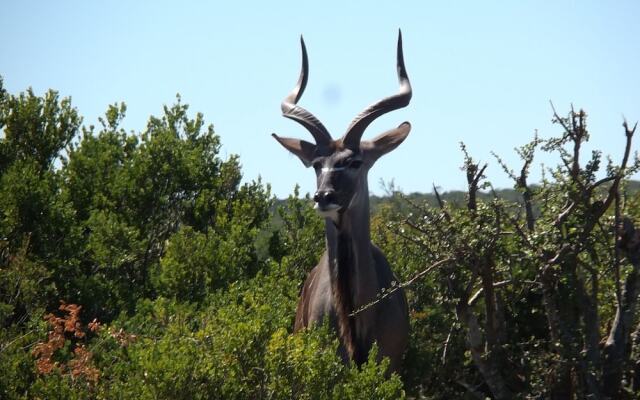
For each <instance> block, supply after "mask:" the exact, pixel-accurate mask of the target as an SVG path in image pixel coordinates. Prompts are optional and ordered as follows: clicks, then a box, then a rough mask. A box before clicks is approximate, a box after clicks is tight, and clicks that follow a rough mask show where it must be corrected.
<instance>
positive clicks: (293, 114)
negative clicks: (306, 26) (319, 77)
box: [281, 36, 332, 144]
mask: <svg viewBox="0 0 640 400" xmlns="http://www.w3.org/2000/svg"><path fill="white" fill-rule="evenodd" d="M300 45H301V47H302V69H301V70H300V78H298V84H297V85H296V87H294V88H293V90H292V91H291V93H289V95H288V96H287V97H285V98H284V100H283V101H282V105H281V107H282V115H283V116H285V117H287V118H290V119H292V120H294V121H296V122H298V123H300V124H301V125H302V126H304V127H305V128H307V130H308V131H309V132H311V134H312V135H313V138H314V139H315V140H316V144H328V143H330V142H331V140H332V139H331V135H330V134H329V131H327V128H325V127H324V125H322V122H320V121H319V120H318V118H316V117H315V116H314V115H313V114H311V113H310V112H309V111H307V110H305V109H304V108H302V107H300V106H299V105H297V103H298V100H300V97H302V94H303V93H304V89H305V87H306V86H307V78H308V74H309V60H308V58H307V48H306V46H305V45H304V39H303V38H302V36H300Z"/></svg>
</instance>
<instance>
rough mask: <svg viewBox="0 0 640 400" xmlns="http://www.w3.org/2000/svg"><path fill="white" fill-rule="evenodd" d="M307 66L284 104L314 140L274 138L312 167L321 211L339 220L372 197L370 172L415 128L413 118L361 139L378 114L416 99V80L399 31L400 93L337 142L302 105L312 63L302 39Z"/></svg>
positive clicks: (357, 120)
mask: <svg viewBox="0 0 640 400" xmlns="http://www.w3.org/2000/svg"><path fill="white" fill-rule="evenodd" d="M300 44H301V46H302V70H301V72H300V78H299V80H298V84H297V85H296V87H295V88H294V89H293V91H292V92H291V93H290V94H289V95H288V96H287V97H286V98H285V99H284V101H283V102H282V113H283V115H284V116H285V117H287V118H290V119H293V120H294V121H297V122H298V123H300V124H301V125H303V126H304V127H305V128H307V129H308V130H309V132H311V134H312V135H313V137H314V139H315V142H316V143H315V144H313V143H309V142H307V141H304V140H300V139H291V138H282V137H279V136H278V135H276V134H275V133H274V134H273V137H274V138H275V139H276V140H277V141H278V142H279V143H280V144H282V145H283V146H284V147H285V148H286V149H287V150H289V151H290V152H292V153H293V154H295V155H296V156H298V158H300V160H301V161H302V163H303V164H304V165H305V166H306V167H310V166H313V168H314V169H315V172H316V177H317V191H316V193H315V195H314V200H315V202H316V210H317V211H318V212H319V213H320V215H322V216H324V217H329V218H332V219H334V220H336V218H337V215H338V213H341V212H344V211H346V210H347V209H349V207H350V206H351V205H353V204H354V203H357V202H355V201H354V200H357V198H358V195H361V196H368V191H367V172H368V171H369V169H370V168H371V166H373V164H374V163H375V161H376V160H377V159H378V158H379V157H380V156H382V155H383V154H386V153H388V152H389V151H391V150H393V149H395V148H396V147H397V146H398V145H399V144H400V143H402V141H403V140H404V139H405V138H406V137H407V135H408V134H409V131H410V130H411V125H410V124H409V123H408V122H404V123H402V124H400V126H398V127H397V128H395V129H392V130H390V131H387V132H384V133H383V134H381V135H379V136H378V137H376V138H375V139H373V140H371V141H361V138H362V134H363V133H364V131H365V129H366V128H367V126H369V124H370V123H371V122H373V120H375V119H376V118H377V117H379V116H381V115H383V114H385V113H387V112H389V111H392V110H396V109H398V108H402V107H405V106H406V105H407V104H409V100H410V99H411V84H410V83H409V78H408V77H407V72H406V70H405V66H404V58H403V54H402V34H401V33H399V34H398V54H397V68H398V80H399V81H400V90H399V92H398V94H396V95H394V96H391V97H387V98H384V99H382V100H380V101H379V102H377V103H375V104H372V105H371V106H369V107H368V108H367V109H365V110H364V111H363V112H362V113H360V115H358V116H357V117H356V118H355V119H354V120H353V122H351V124H350V125H349V127H348V128H347V132H346V133H345V134H344V136H342V138H340V139H338V140H333V139H332V138H331V135H330V134H329V132H328V131H327V129H326V128H325V127H324V125H322V123H321V122H320V121H319V120H318V119H316V117H314V116H313V114H311V113H310V112H308V111H307V110H305V109H304V108H302V107H300V106H298V105H297V102H298V100H299V99H300V97H301V96H302V93H303V92H304V89H305V87H306V84H307V75H308V70H309V63H308V58H307V50H306V47H305V44H304V40H303V39H302V37H301V38H300Z"/></svg>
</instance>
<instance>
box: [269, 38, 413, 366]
mask: <svg viewBox="0 0 640 400" xmlns="http://www.w3.org/2000/svg"><path fill="white" fill-rule="evenodd" d="M300 43H301V46H302V70H301V73H300V78H299V80H298V84H297V85H296V87H295V88H294V89H293V91H292V92H291V93H290V94H289V95H288V96H287V97H286V98H285V99H284V100H283V102H282V112H283V115H284V116H285V117H287V118H290V119H292V120H294V121H296V122H298V123H300V124H301V125H303V126H304V127H305V128H306V129H307V130H309V131H310V132H311V134H312V135H313V137H314V139H315V144H313V143H310V142H307V141H304V140H299V139H291V138H283V137H279V136H278V135H276V134H275V133H274V134H273V137H274V138H275V139H276V140H277V141H278V142H279V143H280V144H281V145H282V146H284V147H285V148H286V149H287V150H289V151H290V152H292V153H293V154H295V155H296V156H298V158H300V160H301V161H302V163H303V164H304V165H305V166H306V167H309V166H313V168H314V169H315V173H316V177H317V191H316V193H315V195H314V200H315V208H316V210H317V211H318V213H319V214H320V215H321V216H323V217H324V218H325V233H326V251H325V253H324V255H323V256H322V258H321V259H320V262H319V263H318V265H317V266H316V267H315V268H313V269H312V270H311V272H310V273H309V275H308V276H307V279H306V281H305V283H304V286H303V289H302V292H301V295H300V300H299V302H298V306H297V310H296V319H295V326H294V330H295V331H299V330H300V329H303V328H305V327H308V326H310V325H312V324H314V323H320V322H322V321H323V320H324V319H325V318H326V319H327V320H328V322H329V323H330V324H331V325H332V326H333V328H335V330H336V332H337V333H338V335H339V338H340V350H339V351H340V354H341V356H342V358H343V360H344V361H345V362H348V361H349V359H351V360H353V361H355V362H356V363H357V364H358V365H360V364H362V363H363V362H365V361H366V360H367V358H368V354H369V351H370V349H371V347H372V345H373V343H374V342H376V343H377V344H378V349H379V352H378V355H379V357H389V358H390V360H391V364H390V370H391V371H395V370H397V369H398V367H399V365H400V360H401V358H402V354H403V352H404V350H405V347H406V345H407V338H408V330H409V321H408V312H407V301H406V298H405V294H404V292H403V291H402V290H398V291H396V292H395V293H394V294H393V295H391V296H389V297H387V298H385V299H384V300H382V301H380V302H378V303H376V304H375V305H373V306H371V307H369V308H366V309H364V310H362V311H361V312H356V313H354V311H355V310H358V309H359V308H361V307H362V306H364V305H366V304H368V303H370V302H372V301H374V300H375V299H376V296H377V295H379V294H380V293H381V291H382V290H383V289H387V288H390V287H392V285H393V284H392V282H394V281H397V280H396V278H395V277H394V275H393V273H392V272H391V269H390V267H389V263H388V262H387V260H386V258H385V256H384V254H382V252H381V251H380V249H378V248H377V247H376V246H375V245H374V244H373V243H371V239H370V228H369V189H368V186H367V173H368V171H369V169H370V168H371V167H372V166H373V164H374V163H375V161H376V160H377V159H378V158H379V157H380V156H382V155H383V154H385V153H388V152H390V151H391V150H393V149H395V148H396V147H397V146H398V145H399V144H400V143H402V141H403V140H404V139H405V138H406V137H407V135H408V134H409V131H410V130H411V125H410V124H409V123H408V122H404V123H402V124H401V125H400V126H398V127H397V128H395V129H392V130H390V131H387V132H385V133H383V134H381V135H379V136H378V137H376V138H375V139H373V140H371V141H364V140H361V137H362V134H363V133H364V131H365V129H366V128H367V126H368V125H369V124H370V123H371V122H372V121H373V120H375V119H376V118H377V117H379V116H381V115H383V114H385V113H387V112H389V111H392V110H396V109H399V108H402V107H405V106H407V105H408V104H409V100H410V99H411V84H410V83H409V78H408V76H407V72H406V70H405V66H404V58H403V54H402V34H401V33H400V32H399V34H398V49H397V52H398V53H397V69H398V79H399V82H400V90H399V92H398V93H397V94H396V95H394V96H390V97H387V98H384V99H383V100H381V101H378V102H377V103H375V104H373V105H371V106H369V107H368V108H367V109H365V110H364V111H363V112H362V113H361V114H360V115H358V116H357V117H356V118H355V119H354V120H353V122H351V124H350V125H349V127H348V128H347V132H346V133H345V134H344V136H342V138H340V139H338V140H333V139H332V137H331V135H330V134H329V132H328V131H327V129H326V128H325V127H324V125H322V123H321V122H320V121H319V120H318V119H317V118H316V117H314V116H313V115H312V114H311V113H310V112H309V111H307V110H305V109H304V108H302V107H300V106H298V105H297V104H296V103H297V102H298V100H300V97H301V96H302V93H303V92H304V89H305V86H306V84H307V74H308V68H309V66H308V59H307V50H306V47H305V44H304V40H303V39H302V37H301V38H300Z"/></svg>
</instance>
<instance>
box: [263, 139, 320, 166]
mask: <svg viewBox="0 0 640 400" xmlns="http://www.w3.org/2000/svg"><path fill="white" fill-rule="evenodd" d="M271 136H273V137H274V139H276V140H277V141H278V143H280V144H281V145H282V146H283V147H284V148H285V149H287V150H289V151H290V152H292V153H293V154H295V155H296V156H298V158H299V159H300V161H302V163H303V164H304V166H305V167H310V166H311V161H313V158H314V155H315V152H316V145H315V144H312V143H309V142H306V141H304V140H300V139H292V138H283V137H280V136H278V135H276V134H275V133H272V134H271Z"/></svg>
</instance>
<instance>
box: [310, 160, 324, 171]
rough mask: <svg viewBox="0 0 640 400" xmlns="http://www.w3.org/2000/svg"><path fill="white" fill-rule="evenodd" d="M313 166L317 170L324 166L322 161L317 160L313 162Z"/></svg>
mask: <svg viewBox="0 0 640 400" xmlns="http://www.w3.org/2000/svg"><path fill="white" fill-rule="evenodd" d="M311 165H312V166H313V169H315V170H316V171H318V170H319V169H320V168H322V161H315V162H314V163H313V164H311Z"/></svg>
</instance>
